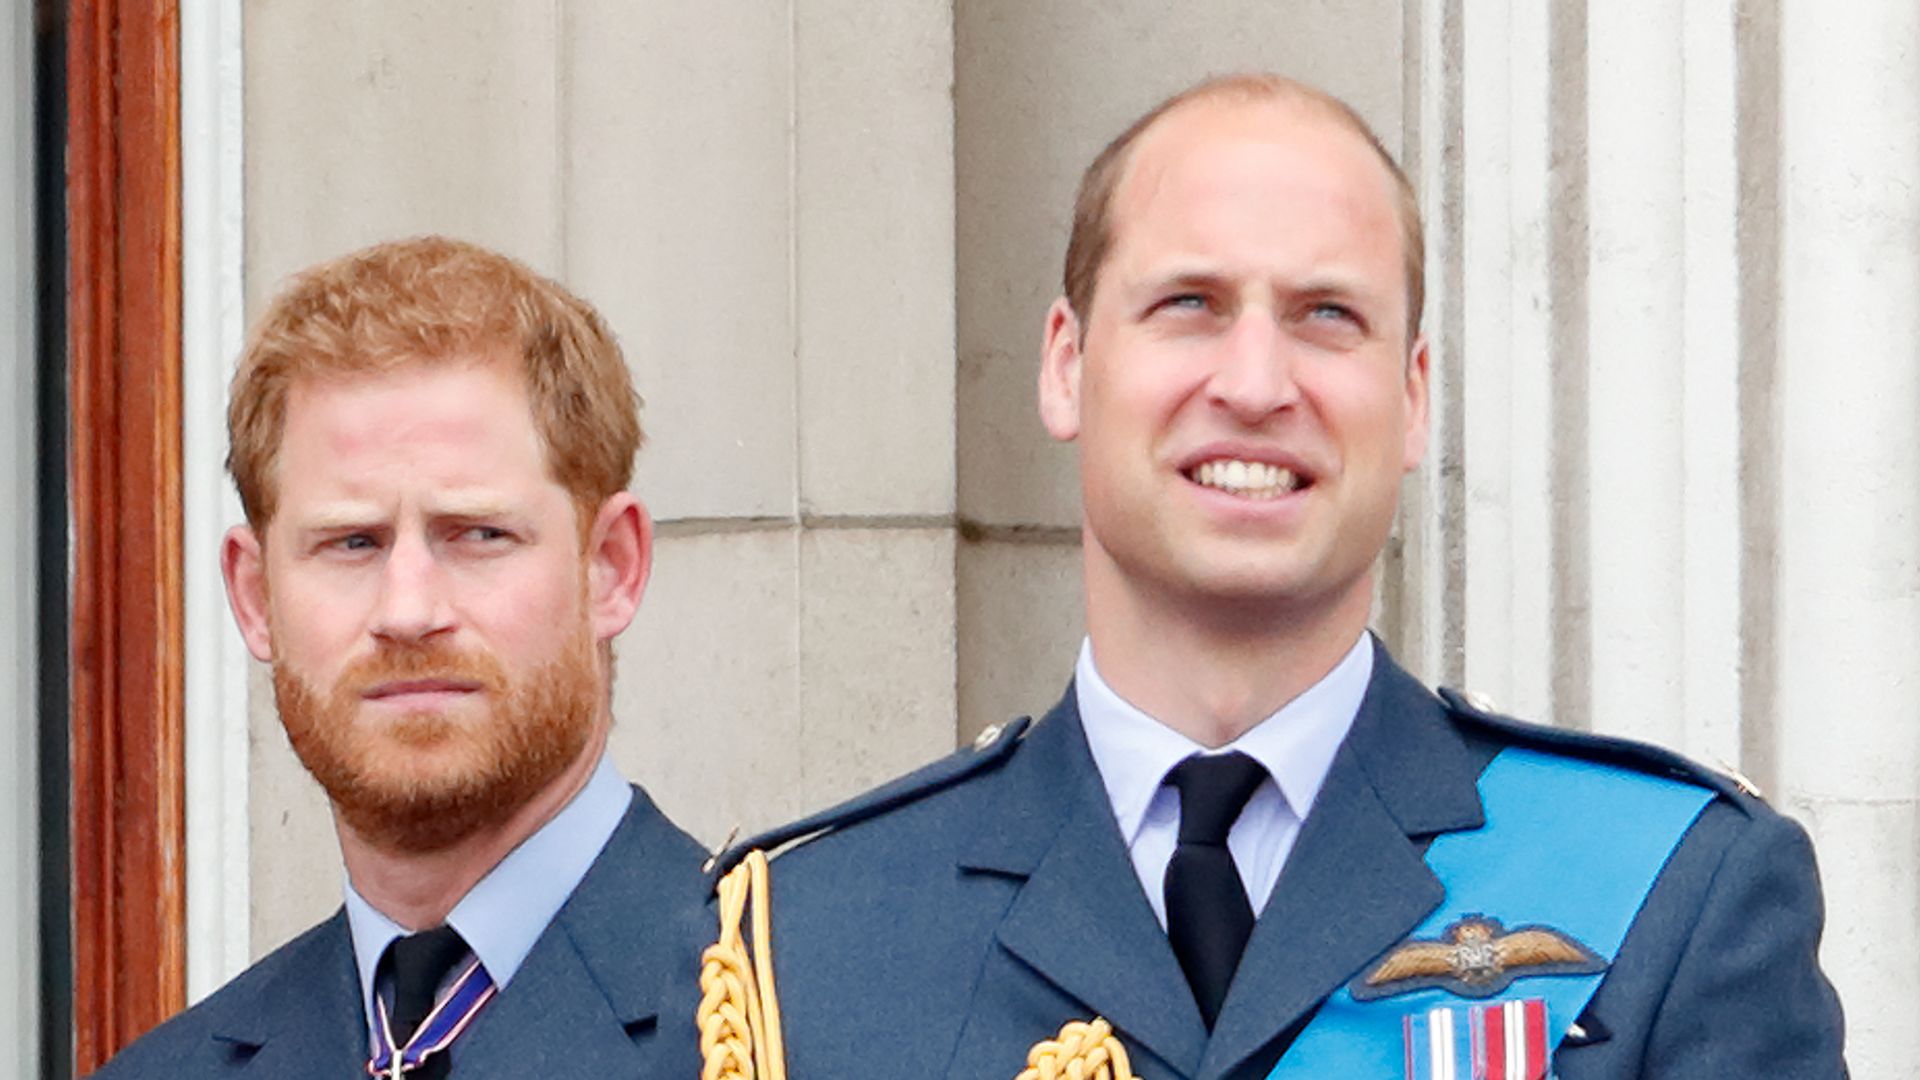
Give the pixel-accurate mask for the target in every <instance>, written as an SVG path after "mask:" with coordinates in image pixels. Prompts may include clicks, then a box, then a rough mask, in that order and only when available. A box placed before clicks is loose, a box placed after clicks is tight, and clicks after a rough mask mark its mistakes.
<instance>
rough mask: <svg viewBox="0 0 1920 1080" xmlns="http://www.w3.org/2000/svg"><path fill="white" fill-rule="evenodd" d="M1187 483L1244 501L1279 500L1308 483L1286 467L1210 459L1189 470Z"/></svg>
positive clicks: (1233, 459) (1225, 459) (1257, 462)
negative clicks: (1189, 481) (1237, 497)
mask: <svg viewBox="0 0 1920 1080" xmlns="http://www.w3.org/2000/svg"><path fill="white" fill-rule="evenodd" d="M1186 476H1187V479H1189V480H1191V481H1193V482H1194V483H1196V484H1199V485H1200V486H1201V487H1210V488H1213V489H1215V490H1218V491H1224V492H1226V493H1227V494H1229V495H1237V496H1239V497H1241V498H1243V499H1256V500H1259V499H1277V498H1279V497H1280V496H1282V495H1290V494H1292V493H1293V492H1296V491H1299V490H1300V489H1301V488H1304V487H1306V486H1307V485H1308V483H1309V481H1308V480H1307V479H1306V478H1304V477H1302V476H1301V475H1300V474H1299V473H1297V472H1295V471H1293V470H1292V469H1289V468H1287V467H1286V466H1284V465H1275V464H1273V463H1272V462H1266V461H1245V460H1241V459H1239V458H1211V459H1208V460H1206V461H1202V462H1201V463H1200V464H1198V465H1195V466H1193V467H1192V468H1190V469H1188V470H1186Z"/></svg>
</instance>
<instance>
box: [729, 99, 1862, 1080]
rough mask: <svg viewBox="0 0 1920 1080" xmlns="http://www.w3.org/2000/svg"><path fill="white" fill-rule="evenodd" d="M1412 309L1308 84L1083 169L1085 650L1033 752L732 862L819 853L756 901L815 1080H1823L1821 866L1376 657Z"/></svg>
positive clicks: (1396, 210)
mask: <svg viewBox="0 0 1920 1080" xmlns="http://www.w3.org/2000/svg"><path fill="white" fill-rule="evenodd" d="M1422 275H1423V268H1422V249H1421V229H1420V220H1419V215H1418V210H1417V207H1416V205H1415V202H1414V199H1413V194H1412V191H1411V188H1410V186H1409V185H1408V183H1407V180H1406V178H1405V176H1404V175H1403V174H1402V173H1401V171H1400V170H1399V168H1398V167H1397V166H1396V165H1395V164H1394V162H1393V161H1392V159H1391V158H1390V157H1389V156H1388V155H1387V154H1386V152H1385V151H1384V150H1383V149H1382V147H1381V145H1380V143H1379V141H1378V139H1377V138H1375V137H1374V135H1373V134H1372V133H1371V132H1370V131H1369V130H1368V128H1367V126H1366V125H1365V124H1364V123H1363V122H1362V121H1361V120H1360V119H1359V118H1358V117H1357V116H1356V115H1355V114H1354V113H1353V112H1352V110H1351V109H1349V108H1348V107H1347V106H1345V105H1343V104H1342V103H1340V102H1339V101H1337V100H1335V99H1333V98H1331V97H1329V96H1327V95H1325V94H1323V93H1321V92H1319V91H1316V90H1313V89H1311V88H1308V87H1304V86H1301V85H1299V84H1297V83H1293V82H1289V81H1287V80H1284V79H1279V78H1273V77H1263V76H1242V77H1233V78H1226V79H1220V80H1217V81H1212V82H1208V83H1205V84H1202V85H1200V86H1198V87H1196V88H1194V89H1192V90H1189V91H1187V92H1186V93H1183V94H1181V95H1179V96H1177V97H1175V98H1173V99H1172V100H1170V101H1168V102H1166V103H1165V104H1163V105H1162V106H1160V107H1159V108H1156V109H1155V110H1154V111H1152V112H1151V113H1149V114H1147V115H1146V116H1145V117H1143V118H1141V119H1140V120H1139V121H1138V122H1136V123H1135V124H1134V125H1133V126H1132V127H1131V128H1129V129H1128V130H1127V131H1126V132H1125V133H1124V134H1122V135H1121V136H1120V137H1119V138H1118V139H1116V140H1115V141H1114V142H1113V143H1112V144H1111V145H1109V146H1108V147H1107V148H1106V150H1104V151H1103V152H1102V153H1101V154H1100V156H1099V157H1098V158H1097V159H1096V160H1095V161H1094V162H1093V164H1092V166H1091V167H1090V168H1089V169H1088V170H1087V173H1086V176H1085V179H1084V181H1083V183H1082V186H1081V191H1080V196H1079V201H1078V203H1077V205H1076V207H1075V212H1074V222H1073V233H1072V239H1071V242H1070V245H1069V248H1068V252H1067V260H1066V273H1065V290H1064V291H1065V295H1064V296H1063V297H1062V298H1061V299H1060V300H1058V301H1056V302H1055V303H1054V305H1053V307H1052V310H1051V311H1050V312H1049V313H1048V315H1047V319H1046V331H1045V345H1044V349H1043V352H1042V357H1041V365H1040V378H1039V401H1040V415H1041V418H1042V421H1043V422H1044V424H1045V426H1046V428H1047V430H1048V431H1049V432H1050V433H1051V434H1052V435H1053V436H1054V437H1055V438H1057V439H1060V440H1063V441H1072V442H1075V443H1077V444H1078V448H1079V461H1080V477H1081V492H1082V497H1083V505H1084V514H1085V518H1084V532H1083V535H1084V545H1083V549H1084V568H1083V574H1084V584H1085V593H1086V625H1087V634H1088V637H1087V642H1086V643H1085V645H1083V647H1082V648H1081V651H1080V655H1079V659H1078V663H1077V665H1076V667H1075V670H1074V681H1073V684H1072V686H1071V687H1070V688H1069V690H1068V692H1067V694H1066V696H1065V697H1064V698H1063V699H1062V700H1061V701H1060V703H1059V704H1058V705H1056V706H1055V707H1054V708H1053V710H1052V711H1051V712H1050V713H1049V714H1048V715H1047V716H1046V717H1045V718H1044V719H1042V720H1040V721H1039V722H1038V723H1035V724H1032V725H1030V726H1029V725H1028V724H1027V723H1025V722H1024V721H1023V722H1019V723H1016V724H1012V725H1009V726H1007V727H1006V728H1005V729H1004V730H1002V731H999V732H997V733H995V734H990V735H989V736H987V737H986V738H984V739H983V740H982V741H981V742H980V743H979V744H977V745H976V747H975V748H974V749H972V750H969V751H965V752H963V753H961V754H959V755H956V756H955V757H953V758H951V759H949V760H947V761H944V762H941V763H938V764H936V765H933V766H931V767H929V768H928V769H926V770H923V771H922V772H920V773H918V774H916V775H914V776H911V777H908V778H906V779H905V780H903V781H899V782H897V783H895V784H893V785H889V786H888V787H886V788H882V789H881V790H880V791H878V792H876V793H874V794H872V795H869V796H866V797H863V798H861V799H857V800H855V801H854V802H852V803H849V804H847V805H846V806H843V807H840V808H837V809H835V810H832V811H829V812H828V813H826V814H824V815H821V816H819V817H817V818H814V819H810V820H807V821H803V822H799V823H797V824H796V825H794V826H792V827H790V828H788V829H784V830H779V831H776V832H775V833H773V834H770V835H769V836H766V837H762V838H759V839H757V840H755V841H753V842H751V843H750V844H749V845H748V846H749V847H758V848H763V849H767V850H771V849H773V848H775V847H778V846H779V845H781V844H783V843H786V842H788V841H790V840H793V839H796V838H800V837H803V836H805V837H810V838H809V839H806V840H805V842H804V843H800V844H799V845H798V846H795V847H792V848H791V849H790V850H787V851H786V852H785V853H783V854H781V855H779V857H778V858H777V859H776V860H775V861H774V862H773V863H772V867H771V882H772V889H771V895H772V905H773V922H772V938H771V946H772V951H773V955H774V959H775V967H776V972H777V985H778V994H779V999H780V1004H781V1013H782V1015H783V1016H784V1031H785V1047H786V1056H787V1057H788V1059H789V1063H790V1068H791V1070H792V1073H793V1075H796V1076H800V1077H828V1076H854V1075H876V1074H878V1075H898V1076H946V1077H980V1078H1006V1077H1012V1076H1014V1075H1015V1074H1016V1073H1019V1072H1020V1070H1021V1069H1022V1068H1023V1067H1025V1066H1027V1065H1028V1064H1029V1062H1031V1063H1032V1064H1033V1065H1034V1067H1035V1068H1034V1071H1033V1072H1032V1073H1029V1074H1028V1075H1032V1076H1045V1075H1056V1074H1057V1075H1063V1076H1064V1075H1078V1074H1075V1073H1072V1072H1070V1068H1071V1067H1072V1063H1073V1062H1078V1063H1079V1067H1080V1068H1083V1069H1086V1070H1088V1071H1087V1072H1086V1073H1085V1075H1089V1076H1092V1075H1113V1076H1120V1075H1123V1074H1124V1073H1125V1072H1126V1071H1127V1070H1128V1069H1129V1068H1130V1069H1131V1071H1132V1072H1133V1073H1134V1074H1137V1075H1139V1076H1142V1077H1151V1078H1154V1080H1170V1078H1174V1077H1182V1078H1206V1080H1212V1078H1215V1077H1247V1078H1259V1077H1268V1076H1271V1077H1275V1078H1292V1077H1299V1078H1316V1080H1327V1078H1335V1077H1338V1078H1343V1080H1344V1078H1349V1077H1352V1078H1366V1080H1374V1078H1380V1077H1397V1076H1407V1077H1416V1076H1417V1077H1436V1078H1439V1077H1458V1078H1460V1080H1467V1078H1469V1077H1473V1078H1479V1077H1494V1078H1508V1077H1526V1078H1529V1080H1537V1078H1540V1077H1543V1076H1545V1075H1547V1073H1548V1071H1549V1069H1552V1070H1554V1072H1555V1074H1556V1075H1558V1076H1560V1077H1562V1078H1564V1080H1582V1078H1599V1077H1609V1078H1626V1077H1648V1078H1652V1077H1659V1078H1668V1080H1682V1078H1685V1080H1696V1078H1701V1077H1759V1076H1765V1077H1769V1078H1783V1077H1808V1078H1821V1080H1826V1078H1831V1077H1835V1076H1839V1075H1842V1074H1843V1072H1844V1066H1843V1064H1842V1063H1841V1057H1840V1048H1841V1025H1840V1015H1839V1008H1838V1004H1837V1001H1836V999H1835V997H1834V994H1833V991H1832V989H1831V987H1829V985H1828V984H1827V981H1826V980H1825V979H1824V978H1823V977H1822V975H1821V973H1820V970H1819V967H1818V965H1817V962H1816V957H1815V953H1816V947H1817V945H1818V942H1819V936H1820V924H1821V910H1820V892H1819V884H1818V879H1817V877H1816V875H1815V871H1814V865H1813V859H1812V854H1811V851H1810V850H1809V847H1808V843H1807V840H1806V837H1805V835H1804V834H1803V833H1802V832H1801V830H1800V829H1798V828H1797V827H1796V826H1794V825H1793V824H1792V823H1790V822H1788V821H1787V820H1785V819H1784V818H1782V817H1780V816H1779V815H1777V814H1775V813H1774V812H1773V811H1771V810H1769V809H1768V808H1767V807H1766V806H1764V805H1763V804H1761V803H1760V802H1759V801H1757V800H1756V799H1753V798H1750V797H1748V796H1747V795H1745V794H1742V793H1741V792H1740V791H1739V790H1738V789H1737V788H1736V787H1735V786H1733V785H1732V784H1731V783H1730V782H1727V781H1724V780H1723V779H1721V778H1719V777H1717V776H1715V775H1713V774H1711V773H1707V772H1704V771H1702V770H1699V769H1697V768H1695V767H1693V766H1692V765H1691V764H1689V763H1687V762H1685V761H1684V760H1681V759H1679V758H1677V757H1675V756H1672V755H1670V754H1667V753H1664V752H1662V751H1659V750H1656V749H1653V748H1649V747H1643V746H1637V745H1632V744H1628V743H1624V742H1618V741H1614V740H1609V739H1603V738H1598V737H1592V736H1586V735H1575V734H1570V733H1565V732H1558V731H1554V730H1551V729H1547V728H1540V727H1533V726H1529V725H1525V724H1520V723H1518V722H1515V721H1511V720H1507V719H1503V718H1500V717H1497V716H1493V715H1489V714H1488V713H1487V712H1485V711H1484V710H1482V709H1480V708H1478V707H1476V706H1474V705H1472V704H1470V703H1469V702H1467V701H1466V700H1464V699H1462V698H1460V697H1457V696H1446V695H1436V694H1434V693H1432V692H1430V691H1429V690H1428V689H1426V688H1425V687H1424V686H1422V685H1421V684H1420V683H1418V682H1417V681H1415V680H1414V679H1413V678H1412V677H1411V676H1409V675H1408V674H1407V673H1406V672H1405V671H1403V670H1402V669H1401V668H1400V667H1398V666H1397V665H1396V664H1395V663H1394V661H1393V659H1392V658H1391V657H1390V656H1389V655H1388V654H1387V652H1386V650H1385V648H1384V647H1383V646H1382V645H1381V643H1380V642H1379V641H1378V640H1376V639H1375V638H1374V637H1373V636H1372V635H1371V634H1369V632H1368V630H1367V619H1368V615H1369V609H1370V604H1371V598H1372V594H1373V567H1374V564H1375V562H1376V559H1377V557H1378V555H1379V554H1380V551H1381V549H1382V547H1383V546H1384V544H1385V543H1386V540H1387V536H1388V530H1389V526H1390V523H1391V521H1392V518H1393V515H1394V511H1395V505H1396V500H1397V497H1398V492H1399V490H1400V486H1401V481H1402V478H1403V477H1404V476H1405V474H1406V473H1408V472H1409V471H1410V470H1412V469H1414V468H1415V467H1416V466H1417V465H1418V464H1419V462H1420V460H1421V457H1422V455H1423V453H1424V451H1425V448H1426V442H1427V418H1428V378H1429V370H1428V368H1429V356H1428V349H1427V345H1426V342H1425V340H1424V339H1423V338H1422V336H1421V334H1420V316H1421V311H1420V309H1421V280H1422ZM737 880H738V879H735V881H737ZM761 1027H762V1029H763V1031H764V1030H766V1029H770V1027H771V1024H770V1023H768V1022H764V1021H763V1023H762V1025H761ZM710 1041H711V1040H710ZM1550 1062H1551V1063H1550ZM1101 1068H1105V1069H1109V1070H1111V1072H1110V1073H1102V1072H1099V1071H1098V1070H1099V1069H1101ZM1053 1070H1057V1072H1055V1071H1053Z"/></svg>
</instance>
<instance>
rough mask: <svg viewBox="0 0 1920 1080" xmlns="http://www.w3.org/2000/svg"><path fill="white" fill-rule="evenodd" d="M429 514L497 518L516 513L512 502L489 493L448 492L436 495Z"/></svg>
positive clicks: (442, 516) (428, 508) (452, 516)
mask: <svg viewBox="0 0 1920 1080" xmlns="http://www.w3.org/2000/svg"><path fill="white" fill-rule="evenodd" d="M426 510H427V514H428V515H429V516H430V517H436V518H497V517H507V516H510V515H511V514H513V513H514V510H513V505H512V503H511V501H509V500H508V499H506V498H504V497H503V496H501V495H499V494H497V493H494V492H487V491H448V492H442V493H440V494H437V495H435V496H434V497H433V498H432V500H431V501H430V502H429V503H428V505H427V508H426Z"/></svg>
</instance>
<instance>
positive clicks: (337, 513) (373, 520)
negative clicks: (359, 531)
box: [293, 503, 385, 532]
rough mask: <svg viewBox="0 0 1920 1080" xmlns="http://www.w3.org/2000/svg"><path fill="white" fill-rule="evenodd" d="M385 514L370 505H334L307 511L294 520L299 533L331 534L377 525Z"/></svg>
mask: <svg viewBox="0 0 1920 1080" xmlns="http://www.w3.org/2000/svg"><path fill="white" fill-rule="evenodd" d="M384 517H385V514H384V513H382V512H381V510H380V508H379V507H377V506H375V505H374V504H372V503H334V504H331V505H328V506H317V507H314V508H312V509H310V510H307V511H305V512H303V513H301V514H299V515H297V516H296V517H295V519H294V522H293V524H294V527H295V528H297V529H299V530H300V531H301V532H331V531H334V530H337V529H356V528H365V527H367V526H371V525H375V524H378V523H379V522H380V521H381V520H382V518H384Z"/></svg>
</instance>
